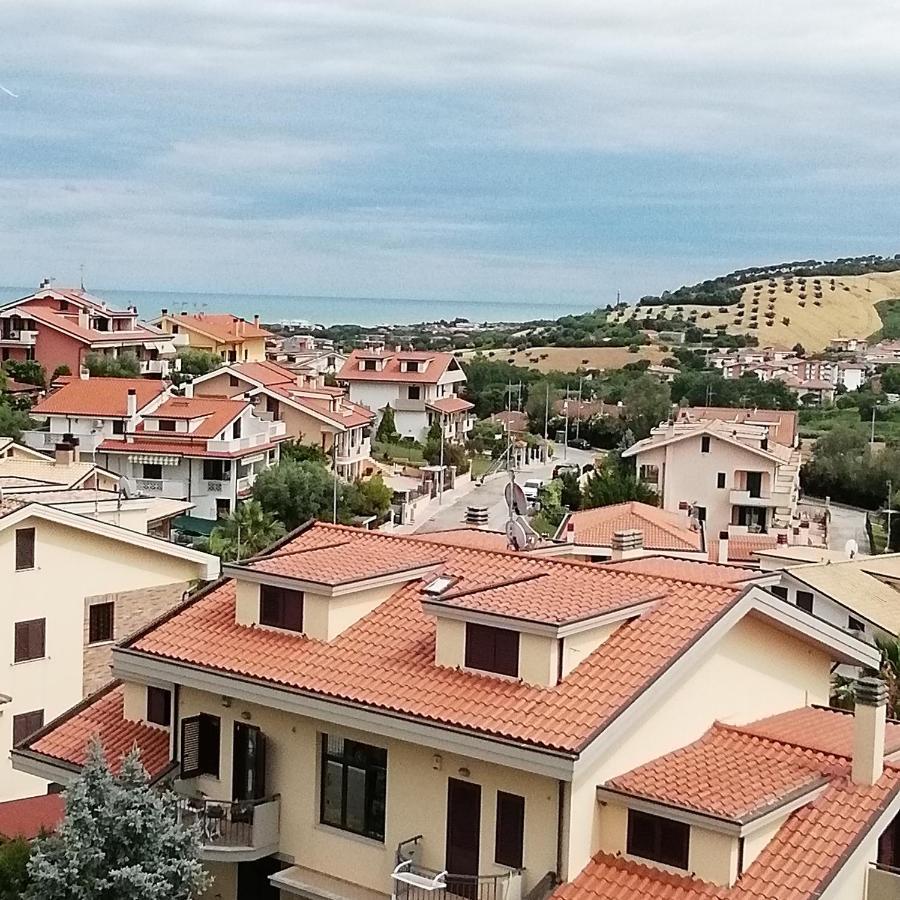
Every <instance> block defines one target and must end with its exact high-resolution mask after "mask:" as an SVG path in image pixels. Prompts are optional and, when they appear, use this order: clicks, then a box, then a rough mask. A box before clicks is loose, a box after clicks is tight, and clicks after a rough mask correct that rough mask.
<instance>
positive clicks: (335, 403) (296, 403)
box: [193, 362, 375, 481]
mask: <svg viewBox="0 0 900 900" xmlns="http://www.w3.org/2000/svg"><path fill="white" fill-rule="evenodd" d="M193 391H194V396H195V397H214V396H224V397H238V396H241V397H246V398H247V399H249V400H251V402H253V404H254V407H255V408H256V409H258V410H261V411H263V412H261V415H263V416H270V417H271V418H272V419H274V420H277V421H280V422H284V424H285V428H286V432H285V434H286V436H287V437H288V438H289V439H290V440H293V441H296V442H297V443H300V444H312V445H314V446H316V447H319V448H320V449H321V450H322V452H323V453H325V454H326V455H327V456H328V457H329V458H330V459H332V460H333V462H334V467H335V471H336V472H337V474H338V475H340V476H341V477H342V478H344V479H346V480H347V481H354V480H355V479H357V478H359V477H360V476H361V475H362V473H363V469H364V466H365V464H366V461H367V460H368V459H369V458H370V456H371V453H372V443H371V436H372V423H373V422H374V419H375V414H374V413H373V412H372V411H371V410H369V409H367V408H366V407H364V406H360V405H359V404H357V403H351V402H350V400H348V399H347V397H346V393H345V391H344V390H342V389H340V388H333V387H327V386H326V385H325V384H324V382H323V379H322V377H321V376H304V375H298V374H295V373H293V372H291V371H289V370H287V369H285V368H284V367H283V366H280V365H278V364H276V363H273V362H262V363H234V364H232V365H230V366H227V367H225V368H221V369H216V370H214V371H212V372H209V373H208V374H206V375H203V376H201V377H200V378H196V379H194V382H193Z"/></svg>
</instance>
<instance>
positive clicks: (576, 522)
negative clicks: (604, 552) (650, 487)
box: [557, 500, 703, 552]
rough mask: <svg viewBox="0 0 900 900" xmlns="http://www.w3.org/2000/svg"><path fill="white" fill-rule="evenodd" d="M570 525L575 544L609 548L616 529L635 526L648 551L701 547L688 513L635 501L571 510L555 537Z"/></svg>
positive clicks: (562, 533) (699, 536)
mask: <svg viewBox="0 0 900 900" xmlns="http://www.w3.org/2000/svg"><path fill="white" fill-rule="evenodd" d="M570 524H571V525H572V526H574V531H575V543H576V544H582V545H584V546H590V547H609V546H610V545H611V544H612V538H613V535H614V534H615V533H616V532H617V531H628V530H631V529H638V530H640V531H642V532H643V534H644V547H646V548H647V549H648V550H679V551H684V550H688V551H695V552H696V551H702V550H703V535H702V534H701V533H700V532H699V531H694V530H693V529H691V528H690V526H689V524H688V519H687V516H684V515H679V514H678V513H673V512H668V511H667V510H664V509H659V508H657V507H655V506H650V505H649V504H647V503H638V501H636V500H631V501H629V502H627V503H616V504H614V505H613V506H598V507H597V508H596V509H583V510H578V511H577V512H573V513H570V514H569V515H568V516H567V517H566V518H565V519H564V520H563V522H562V524H561V525H560V527H559V531H558V532H557V538H562V537H563V536H564V535H565V534H566V532H567V531H568V530H569V526H570Z"/></svg>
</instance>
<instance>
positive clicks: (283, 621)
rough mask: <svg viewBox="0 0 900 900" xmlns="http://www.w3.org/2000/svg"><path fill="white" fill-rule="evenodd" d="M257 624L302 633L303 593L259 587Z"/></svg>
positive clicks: (266, 585) (278, 588)
mask: <svg viewBox="0 0 900 900" xmlns="http://www.w3.org/2000/svg"><path fill="white" fill-rule="evenodd" d="M259 624H260V625H271V626H272V627H273V628H286V629H287V630H288V631H303V591H291V590H288V589H287V588H280V587H273V586H272V585H270V584H263V585H260V588H259Z"/></svg>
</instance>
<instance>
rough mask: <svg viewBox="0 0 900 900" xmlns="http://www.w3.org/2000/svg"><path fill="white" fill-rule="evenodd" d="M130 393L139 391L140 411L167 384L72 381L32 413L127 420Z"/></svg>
mask: <svg viewBox="0 0 900 900" xmlns="http://www.w3.org/2000/svg"><path fill="white" fill-rule="evenodd" d="M129 390H134V391H136V392H137V408H138V409H139V410H140V409H143V408H144V407H145V406H146V405H147V404H148V403H150V401H151V400H154V399H156V398H157V397H158V396H159V395H160V394H161V393H162V392H163V391H164V390H165V385H164V384H163V383H162V382H161V381H154V380H150V379H147V378H73V379H71V380H70V381H67V382H66V383H65V384H64V385H63V387H61V388H59V390H56V391H53V393H52V394H48V395H47V396H46V397H44V399H43V400H41V402H40V403H38V404H36V405H35V406H34V408H33V409H32V412H33V413H35V414H36V415H44V416H53V415H57V416H102V417H118V418H125V416H127V415H128V391H129Z"/></svg>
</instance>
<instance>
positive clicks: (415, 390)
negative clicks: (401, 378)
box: [406, 384, 422, 400]
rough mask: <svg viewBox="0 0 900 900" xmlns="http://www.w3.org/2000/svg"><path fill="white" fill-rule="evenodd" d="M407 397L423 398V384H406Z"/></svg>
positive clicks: (413, 398) (409, 398) (411, 398)
mask: <svg viewBox="0 0 900 900" xmlns="http://www.w3.org/2000/svg"><path fill="white" fill-rule="evenodd" d="M406 399H407V400H421V399H422V385H420V384H408V385H407V386H406Z"/></svg>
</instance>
